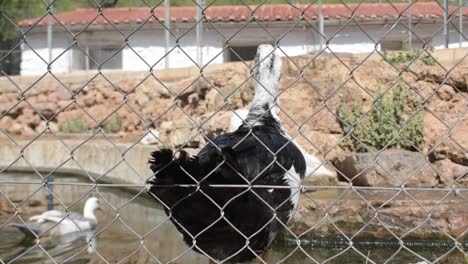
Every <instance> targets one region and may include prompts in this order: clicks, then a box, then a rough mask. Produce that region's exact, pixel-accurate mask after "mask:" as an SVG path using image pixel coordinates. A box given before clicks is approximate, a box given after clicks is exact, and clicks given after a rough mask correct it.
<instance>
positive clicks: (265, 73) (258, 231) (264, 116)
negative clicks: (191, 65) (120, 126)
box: [147, 45, 306, 263]
mask: <svg viewBox="0 0 468 264" xmlns="http://www.w3.org/2000/svg"><path fill="white" fill-rule="evenodd" d="M255 62H256V65H255V67H254V69H253V71H252V74H253V78H254V87H255V96H254V99H253V104H252V108H251V109H250V111H249V114H248V116H247V119H246V122H245V124H244V125H242V126H241V127H239V129H238V130H236V131H234V132H232V133H227V134H224V135H221V136H219V137H217V138H215V139H214V140H212V142H210V143H209V144H208V145H206V146H205V147H204V148H203V149H202V150H201V151H200V152H199V153H198V155H196V156H194V157H188V155H187V153H186V152H184V151H181V152H180V153H179V155H178V157H175V155H174V153H173V152H172V151H171V150H169V149H162V150H160V151H155V152H153V153H152V158H151V159H150V164H151V169H152V171H153V172H154V176H153V177H152V178H150V179H149V180H148V182H147V190H148V192H149V193H150V194H151V195H152V196H153V197H154V198H155V199H156V200H158V201H160V202H162V203H163V204H164V205H165V211H166V214H167V215H168V216H169V217H170V219H171V221H172V223H173V224H174V225H175V226H176V227H177V229H178V231H179V232H180V233H182V235H183V239H184V241H185V242H186V243H187V245H189V246H193V249H194V250H195V251H197V252H200V253H204V254H207V255H209V256H210V257H211V258H212V259H215V260H220V261H228V262H235V263H236V262H245V261H249V260H252V259H254V258H255V257H256V256H261V255H262V253H264V252H265V251H266V250H267V249H268V248H269V247H270V245H271V243H272V241H273V240H274V238H275V237H276V236H277V234H278V233H279V232H280V231H282V230H283V229H284V226H285V224H286V223H287V222H288V221H289V220H290V218H291V217H292V213H293V211H294V210H295V207H296V206H297V202H298V198H299V190H298V188H288V187H298V186H299V184H300V181H301V179H302V178H303V177H304V173H305V169H306V165H305V160H304V157H303V155H302V154H301V152H300V150H299V149H298V148H297V146H296V145H295V144H294V143H293V142H291V141H290V139H288V137H286V136H285V132H284V130H283V128H282V126H281V123H280V122H279V119H278V117H277V113H278V109H277V106H276V98H277V96H278V81H279V78H280V73H281V64H282V62H281V59H280V57H279V56H277V55H276V54H275V53H274V49H273V47H272V46H271V45H261V46H259V47H258V50H257V56H256V58H255ZM249 184H250V186H251V188H249V187H248V186H249ZM213 185H221V186H222V187H215V186H213ZM239 186H243V187H239ZM272 186H281V187H286V188H274V187H272Z"/></svg>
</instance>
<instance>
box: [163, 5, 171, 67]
mask: <svg viewBox="0 0 468 264" xmlns="http://www.w3.org/2000/svg"><path fill="white" fill-rule="evenodd" d="M169 8H170V2H169V0H164V27H165V28H166V31H165V32H164V38H165V40H166V49H165V52H166V59H165V68H166V69H169V67H170V59H169V56H170V54H168V53H169V46H170V39H169V38H170V34H169V30H170V28H171V21H170V19H171V17H170V14H169V11H170V10H169Z"/></svg>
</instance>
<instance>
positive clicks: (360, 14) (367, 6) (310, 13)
mask: <svg viewBox="0 0 468 264" xmlns="http://www.w3.org/2000/svg"><path fill="white" fill-rule="evenodd" d="M296 7H297V8H295V7H293V6H291V5H286V4H271V5H261V6H260V7H258V6H249V7H247V6H210V7H208V8H206V10H205V17H206V19H207V20H208V21H210V22H242V21H247V20H249V19H251V18H252V17H253V12H252V10H255V17H256V19H257V20H258V21H296V20H298V19H300V17H301V13H302V12H304V17H305V18H306V19H307V20H316V19H317V17H318V8H317V7H318V6H317V5H305V4H298V5H296ZM255 8H257V9H255ZM411 9H412V17H414V18H442V17H443V12H444V11H443V9H442V7H441V6H440V5H439V4H437V3H436V2H421V3H415V4H413V5H412V8H411ZM457 10H458V9H457V7H456V6H450V7H449V15H450V14H452V15H453V16H458V11H457ZM353 12H354V13H353ZM402 12H403V13H402ZM322 13H323V17H324V19H326V20H345V19H348V18H350V17H351V16H352V15H353V14H354V17H355V18H356V19H364V20H373V19H382V18H384V19H385V18H397V17H398V16H399V14H400V13H402V14H401V15H402V17H407V15H408V12H407V4H406V3H395V4H393V5H390V4H388V3H363V4H361V5H358V4H348V7H346V6H345V5H343V4H324V5H323V11H322ZM463 16H464V17H465V16H466V17H468V8H463ZM155 17H156V18H157V19H158V20H160V21H161V22H163V21H164V8H163V7H158V8H156V9H154V16H152V15H151V9H150V8H146V7H122V8H105V9H103V11H102V15H99V12H98V10H97V9H83V8H80V9H76V10H75V11H72V12H67V13H59V14H56V15H55V18H56V19H57V20H59V21H60V22H61V23H63V24H65V25H87V24H89V23H93V24H97V25H105V24H109V23H112V24H133V23H136V24H140V23H144V22H145V21H147V20H148V21H147V23H157V20H156V18H155ZM170 17H171V21H172V22H178V23H185V22H195V21H196V9H195V7H194V6H179V7H171V8H170ZM47 20H48V19H47V17H45V18H43V19H42V20H40V21H39V23H38V25H39V26H45V25H47ZM37 21H38V19H37V18H33V19H26V20H22V21H20V22H19V23H18V24H19V25H20V26H30V25H34V24H35V23H36V22H37ZM54 23H55V24H57V21H54Z"/></svg>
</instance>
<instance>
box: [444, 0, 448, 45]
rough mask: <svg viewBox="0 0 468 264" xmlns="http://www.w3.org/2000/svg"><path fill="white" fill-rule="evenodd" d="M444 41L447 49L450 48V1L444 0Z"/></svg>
mask: <svg viewBox="0 0 468 264" xmlns="http://www.w3.org/2000/svg"><path fill="white" fill-rule="evenodd" d="M444 40H445V48H446V49H448V47H449V32H448V0H444Z"/></svg>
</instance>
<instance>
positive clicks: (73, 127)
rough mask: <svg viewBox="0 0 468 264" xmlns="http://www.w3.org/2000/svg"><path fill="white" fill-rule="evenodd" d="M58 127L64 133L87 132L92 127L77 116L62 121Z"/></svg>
mask: <svg viewBox="0 0 468 264" xmlns="http://www.w3.org/2000/svg"><path fill="white" fill-rule="evenodd" d="M58 129H59V131H61V132H64V133H85V132H87V131H89V129H90V128H89V126H88V124H86V122H85V121H84V120H83V119H81V118H79V117H75V118H73V119H70V120H66V121H64V122H62V123H60V124H59V125H58Z"/></svg>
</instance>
